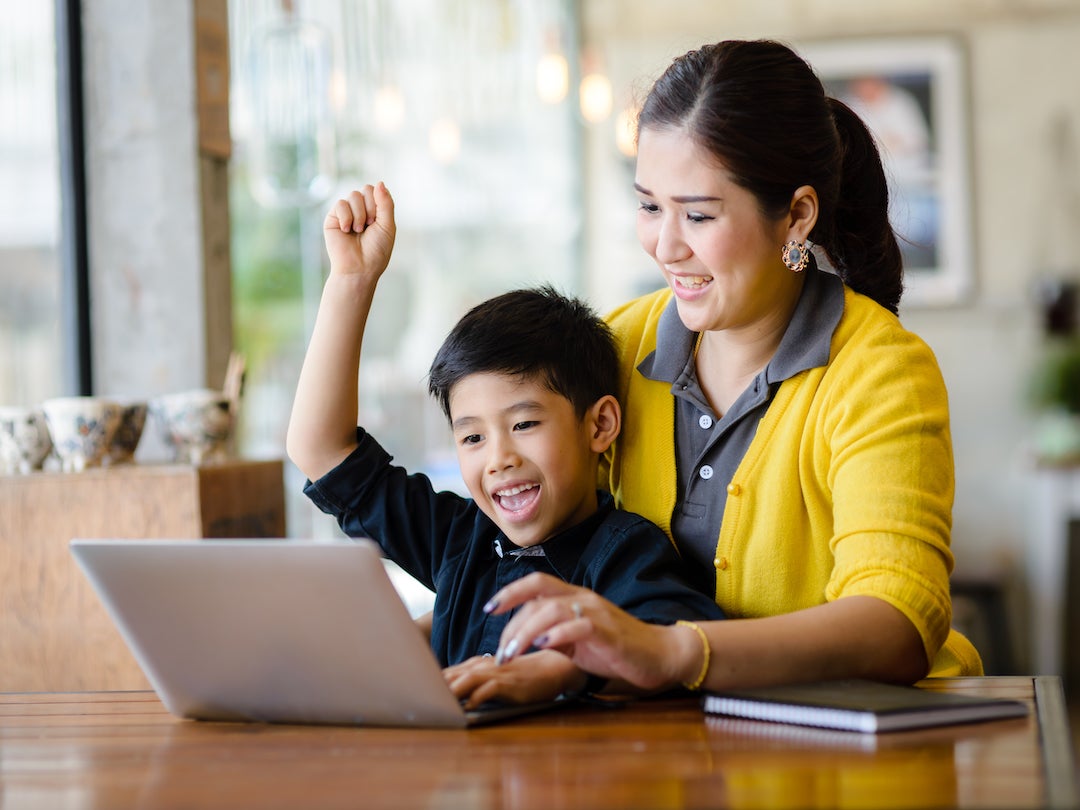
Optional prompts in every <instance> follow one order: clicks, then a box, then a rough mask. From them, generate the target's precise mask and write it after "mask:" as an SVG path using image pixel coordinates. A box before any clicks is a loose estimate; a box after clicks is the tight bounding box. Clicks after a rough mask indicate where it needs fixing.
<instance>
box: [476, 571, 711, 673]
mask: <svg viewBox="0 0 1080 810" xmlns="http://www.w3.org/2000/svg"><path fill="white" fill-rule="evenodd" d="M515 607H520V610H519V611H518V612H517V613H516V614H515V615H514V617H513V618H512V619H511V620H510V622H509V623H508V624H507V626H506V629H505V630H503V634H502V638H501V639H500V642H499V652H498V654H497V655H496V661H497V662H501V663H503V665H504V666H505V665H507V664H509V663H513V662H514V661H515V660H516V658H515V656H517V654H518V653H520V652H521V651H523V650H527V649H529V647H530V646H535V647H538V648H541V649H543V650H558V651H559V652H561V653H563V654H565V655H566V656H567V657H568V658H569V659H570V660H572V661H573V662H574V663H575V664H576V665H577V666H578V667H580V668H581V669H583V670H585V671H587V672H593V673H595V674H597V675H601V676H604V677H607V678H618V679H621V680H623V681H625V682H626V683H628V684H631V685H633V686H635V687H637V688H639V689H643V690H648V691H651V690H655V689H663V688H668V687H671V686H674V685H676V684H678V683H679V682H681V681H683V680H688V679H689V677H692V676H689V677H688V676H687V675H686V671H687V670H692V669H693V666H694V662H693V656H694V654H695V650H694V645H696V644H697V641H696V639H690V638H688V637H687V635H688V631H686V630H683V629H682V628H672V627H659V626H656V625H651V624H647V623H645V622H642V621H639V620H638V619H635V618H634V617H633V616H631V615H630V614H629V613H626V612H625V611H623V610H620V609H619V608H618V607H616V606H615V605H613V604H612V603H611V602H609V601H607V600H606V599H604V598H603V597H601V596H598V595H597V594H596V593H594V592H593V591H590V590H588V589H586V588H579V587H577V586H574V585H568V584H567V583H565V582H563V581H562V580H559V579H557V578H555V577H553V576H550V575H548V574H540V573H534V574H529V575H528V576H526V577H522V578H521V579H519V580H517V581H516V582H513V583H511V584H510V585H507V586H506V587H505V588H503V589H501V590H500V591H499V592H498V593H496V594H495V596H494V597H493V598H492V599H491V601H490V602H488V604H487V605H486V606H485V609H486V610H487V611H488V612H489V613H495V614H499V613H505V612H506V611H508V610H511V609H513V608H515ZM690 635H692V633H691V634H690ZM697 654H698V655H700V649H698V651H697ZM698 664H699V666H700V661H699V662H698Z"/></svg>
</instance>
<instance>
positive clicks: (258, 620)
mask: <svg viewBox="0 0 1080 810" xmlns="http://www.w3.org/2000/svg"><path fill="white" fill-rule="evenodd" d="M71 553H72V554H73V555H74V557H75V559H76V560H77V561H78V563H79V565H80V567H81V568H82V570H83V571H84V573H85V574H86V576H87V577H88V578H89V580H90V582H91V583H92V585H93V587H94V589H95V590H96V592H97V594H98V596H99V597H100V598H101V601H102V603H103V604H104V605H105V608H106V610H107V611H108V613H109V615H110V616H111V617H112V619H113V621H114V622H115V624H116V626H117V628H118V629H119V630H120V633H121V635H122V636H123V638H124V640H125V641H126V642H127V644H128V646H129V647H130V648H131V651H132V653H133V654H134V656H135V658H136V660H137V661H138V662H139V665H140V666H141V667H142V669H143V672H144V673H145V674H146V677H147V678H148V679H149V681H150V684H151V685H152V686H153V688H154V690H155V691H156V692H157V694H158V696H159V697H160V698H161V700H162V702H163V703H164V704H165V706H166V708H167V709H168V710H169V711H170V712H172V713H173V714H175V715H178V716H180V717H189V718H195V719H202V720H238V721H255V722H277V723H328V724H339V725H340V724H346V725H354V724H359V725H378V726H429V727H449V728H463V727H465V726H468V725H474V724H478V723H485V722H492V721H496V720H504V719H507V718H508V717H512V716H518V715H521V714H522V713H524V712H529V711H536V710H539V709H542V708H549V707H550V706H553V705H558V703H559V702H560V701H555V702H552V703H546V704H544V705H542V706H538V705H527V706H516V705H515V706H511V705H502V706H495V707H486V708H484V709H481V710H478V711H470V712H466V711H465V710H464V709H463V708H462V707H461V704H460V703H459V701H458V699H457V698H456V697H454V695H453V693H452V692H451V691H450V688H449V687H448V686H447V684H446V681H445V680H444V679H443V675H442V671H441V669H440V667H439V664H438V661H437V660H436V658H435V656H434V654H433V653H432V651H431V648H430V647H429V645H428V641H427V639H426V638H424V636H423V634H422V633H421V632H420V630H419V629H418V628H417V627H416V625H415V624H414V622H413V620H412V617H411V616H410V615H409V612H408V610H407V609H406V607H405V605H404V603H403V602H402V601H401V597H400V596H399V594H398V592H397V591H396V590H395V588H394V586H393V584H392V583H391V581H390V578H389V576H388V575H387V572H386V569H385V566H384V564H383V560H382V554H381V550H380V549H379V547H378V546H377V545H376V544H375V543H373V542H371V541H370V540H351V541H330V542H313V541H297V540H78V539H77V540H72V541H71Z"/></svg>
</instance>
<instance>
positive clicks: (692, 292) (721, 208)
mask: <svg viewBox="0 0 1080 810" xmlns="http://www.w3.org/2000/svg"><path fill="white" fill-rule="evenodd" d="M634 187H635V188H636V190H637V194H638V201H639V209H638V215H637V235H638V240H639V241H640V242H641V246H642V247H643V248H644V249H645V252H646V253H648V254H649V255H650V256H652V257H653V259H654V260H655V261H656V264H657V266H658V267H659V268H660V270H661V272H663V274H664V278H665V279H666V280H667V283H668V285H669V286H670V287H671V289H672V290H673V292H674V293H675V297H676V301H677V306H678V309H679V316H680V318H681V319H682V321H683V323H684V324H685V325H686V327H687V328H688V329H690V330H691V331H694V332H701V331H708V330H721V329H724V330H740V329H743V330H751V331H753V330H757V329H760V328H762V327H764V326H767V325H768V324H769V322H770V321H771V320H773V319H776V318H781V317H782V318H786V317H787V314H788V313H790V310H791V306H792V302H793V301H794V300H795V298H797V296H798V291H799V290H800V289H801V285H802V278H801V277H800V276H799V275H796V274H794V273H792V272H791V271H790V270H788V269H787V268H786V267H785V266H784V264H783V262H782V261H781V249H782V246H783V244H784V242H786V241H787V240H788V239H791V238H793V236H792V234H791V229H790V225H791V221H790V220H789V218H787V217H784V218H781V219H780V220H777V221H770V220H768V219H766V218H765V217H764V216H763V215H762V213H761V209H760V207H759V205H758V201H757V198H755V197H754V195H753V194H752V193H751V192H749V191H747V190H746V189H745V188H743V187H742V186H739V185H738V184H736V183H735V181H734V180H732V179H731V177H730V175H729V174H728V172H727V171H726V170H725V169H724V168H723V167H722V166H720V165H719V164H718V163H717V161H716V160H715V159H714V158H712V157H711V156H710V155H709V154H708V153H707V152H705V151H704V150H702V149H701V147H699V146H698V144H697V143H696V142H695V141H694V140H693V139H692V138H691V137H690V136H689V135H688V134H687V133H686V131H685V130H683V129H667V128H664V129H653V128H645V129H642V130H641V131H640V132H639V134H638V157H637V176H636V180H635V183H634Z"/></svg>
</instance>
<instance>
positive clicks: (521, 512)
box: [450, 372, 617, 547]
mask: <svg viewBox="0 0 1080 810" xmlns="http://www.w3.org/2000/svg"><path fill="white" fill-rule="evenodd" d="M605 401H608V402H610V403H614V401H615V400H614V399H613V398H611V397H606V398H605V399H604V400H601V401H599V402H598V403H597V404H596V405H594V406H593V407H592V408H590V409H589V411H588V412H587V413H586V414H585V417H584V418H582V419H579V418H578V416H577V415H576V414H575V413H574V407H573V405H571V403H570V400H568V399H567V398H566V397H564V396H562V395H560V394H557V393H555V392H554V391H552V390H550V389H549V388H547V387H546V386H544V385H543V384H542V383H540V382H539V381H537V380H535V379H531V378H525V379H522V378H520V377H516V376H509V375H505V374H496V373H487V372H482V373H476V374H470V375H468V376H466V377H464V378H463V379H461V380H460V381H459V382H457V383H456V384H455V385H454V387H453V388H452V389H451V392H450V419H451V428H452V430H453V434H454V444H455V446H456V448H457V456H458V463H459V464H460V465H461V475H462V478H463V479H464V481H465V485H466V486H467V487H468V489H469V493H470V494H471V495H472V497H473V500H475V501H476V503H477V504H478V505H479V507H480V508H481V509H482V510H483V512H484V514H486V515H487V516H488V517H490V518H491V519H492V520H493V521H495V523H496V524H497V525H498V526H499V528H500V529H502V530H503V532H504V533H505V534H506V536H507V537H509V538H510V540H511V541H512V542H513V543H515V544H516V545H518V546H522V547H525V546H534V545H536V544H538V543H542V542H544V541H545V540H547V539H548V538H550V537H552V536H553V535H555V534H557V533H558V532H560V531H562V530H564V529H567V528H570V527H571V526H574V525H576V524H578V523H580V522H581V521H583V520H584V519H585V518H587V517H589V515H591V514H592V513H593V512H595V511H596V508H597V500H596V463H597V454H598V453H600V452H603V450H604V449H606V447H607V444H610V439H608V440H607V441H604V440H603V438H601V436H602V435H603V431H598V430H597V413H598V411H597V408H598V407H600V406H601V404H602V403H603V402H605ZM616 407H617V406H616ZM597 448H599V449H597Z"/></svg>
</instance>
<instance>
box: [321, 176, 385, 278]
mask: <svg viewBox="0 0 1080 810" xmlns="http://www.w3.org/2000/svg"><path fill="white" fill-rule="evenodd" d="M396 235H397V225H396V224H395V222H394V200H393V198H392V197H391V196H390V192H389V191H387V190H386V186H385V185H383V184H382V183H381V182H380V183H379V184H378V185H375V186H372V185H367V186H364V187H363V188H362V189H361V190H359V191H353V192H350V193H349V196H348V197H346V198H344V199H341V200H338V201H337V202H336V203H334V205H333V207H332V208H331V209H330V210H329V211H328V212H327V214H326V219H325V220H323V238H324V240H325V241H326V252H327V255H328V256H329V257H330V270H331V272H334V273H340V274H342V275H351V274H355V273H363V274H368V275H369V276H370V278H371V280H377V279H378V278H379V276H381V275H382V272H383V270H385V269H386V266H387V265H388V264H389V263H390V253H391V252H392V251H393V249H394V238H395V236H396Z"/></svg>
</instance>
